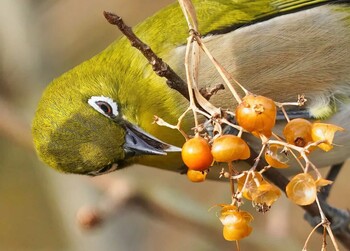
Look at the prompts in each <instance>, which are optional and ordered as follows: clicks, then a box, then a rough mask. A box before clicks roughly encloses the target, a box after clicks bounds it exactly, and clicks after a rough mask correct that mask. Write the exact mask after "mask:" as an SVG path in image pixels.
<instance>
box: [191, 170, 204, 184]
mask: <svg viewBox="0 0 350 251" xmlns="http://www.w3.org/2000/svg"><path fill="white" fill-rule="evenodd" d="M206 176H207V173H206V172H203V171H196V170H192V169H188V171H187V178H188V179H189V180H190V181H192V182H202V181H205V178H206Z"/></svg>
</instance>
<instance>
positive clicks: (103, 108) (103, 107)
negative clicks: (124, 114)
mask: <svg viewBox="0 0 350 251" xmlns="http://www.w3.org/2000/svg"><path fill="white" fill-rule="evenodd" d="M88 103H89V105H90V106H91V107H92V108H94V109H95V110H96V111H98V112H99V113H101V114H102V115H104V116H106V117H107V118H114V117H117V116H118V115H119V113H118V105H117V103H116V102H114V101H113V99H111V98H109V97H104V96H92V97H91V98H90V99H89V100H88Z"/></svg>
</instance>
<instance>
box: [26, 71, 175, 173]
mask: <svg viewBox="0 0 350 251" xmlns="http://www.w3.org/2000/svg"><path fill="white" fill-rule="evenodd" d="M93 76H94V77H93V78H91V79H89V78H88V77H86V75H85V76H81V74H79V73H77V71H74V70H73V71H71V72H68V73H66V74H64V75H63V76H61V77H59V78H58V79H56V80H54V81H53V82H52V83H51V84H50V85H49V86H48V87H47V89H46V90H45V92H44V94H43V96H42V98H41V100H40V102H39V105H38V109H37V112H36V115H35V117H34V120H33V125H32V133H33V138H34V144H35V148H36V151H37V153H38V155H39V157H40V158H41V159H42V160H43V161H44V162H45V163H46V164H48V165H49V166H51V167H53V168H54V169H57V170H59V171H62V172H67V173H77V174H87V175H99V174H102V173H106V172H110V171H113V170H115V169H117V168H121V167H123V166H126V165H128V164H129V163H130V162H132V161H131V160H132V157H134V156H137V155H144V154H146V155H165V154H166V151H179V150H180V149H179V148H177V147H174V146H171V145H168V144H166V143H164V142H162V141H160V140H158V139H157V138H155V137H153V136H151V135H150V134H148V133H146V132H145V131H144V130H142V129H141V128H140V127H138V126H137V125H135V124H133V123H132V122H130V121H128V119H127V117H126V116H125V115H124V114H123V109H124V110H126V109H129V110H130V109H132V108H131V107H127V108H126V105H125V104H123V102H122V101H120V100H118V97H119V96H120V95H119V93H118V92H119V90H118V87H117V85H116V84H110V80H108V82H107V80H106V79H104V77H103V74H102V75H99V74H96V75H93ZM96 76H97V77H96ZM106 82H107V83H106ZM124 103H125V102H124ZM123 107H124V108H123Z"/></svg>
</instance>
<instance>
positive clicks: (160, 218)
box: [0, 0, 350, 251]
mask: <svg viewBox="0 0 350 251" xmlns="http://www.w3.org/2000/svg"><path fill="white" fill-rule="evenodd" d="M170 2H173V1H171V0H158V1H153V0H129V1H122V0H103V1H101V0H86V1H81V0H45V1H44V0H1V1H0V156H1V157H0V250H6V251H17V250H18V251H40V250H45V251H46V250H49V251H50V250H52V251H63V250H64V251H80V250H84V251H90V250H91V251H93V250H105V251H109V250H121V251H134V250H135V251H137V250H143V251H147V250H169V251H171V250H191V251H192V250H234V246H235V244H234V243H229V242H226V241H225V240H223V237H222V234H221V231H222V230H221V229H222V226H221V223H220V222H219V220H218V218H217V212H218V208H213V209H212V210H209V211H208V209H210V208H211V207H212V206H214V205H216V204H220V203H229V202H230V199H229V198H230V195H229V194H230V191H229V186H228V184H226V183H223V182H212V181H207V182H205V183H203V184H193V183H190V182H189V181H188V180H187V178H186V177H185V176H181V175H178V174H175V173H169V172H166V171H161V170H153V169H151V168H147V167H141V166H135V167H132V168H128V169H125V170H122V171H120V172H115V173H112V174H109V175H107V176H102V177H100V178H86V177H81V176H76V175H64V174H60V173H57V172H55V171H53V170H51V169H49V168H47V167H46V166H45V165H44V164H42V163H41V162H39V161H38V160H37V157H36V156H35V154H34V151H33V148H32V143H31V136H30V123H31V119H32V117H33V115H34V112H35V109H36V108H35V107H36V104H37V102H38V100H39V98H40V96H41V93H42V91H43V90H44V88H45V86H46V85H47V84H48V83H49V82H50V81H51V80H52V79H53V78H55V77H57V76H59V75H60V74H62V73H64V72H65V71H67V70H69V69H70V68H72V67H74V66H75V65H77V64H79V63H81V62H82V61H84V60H86V59H88V58H90V57H92V56H93V55H95V54H96V53H98V52H100V51H101V50H103V49H104V48H105V47H106V46H107V45H108V44H109V43H111V42H112V41H113V40H115V39H116V38H117V37H118V36H120V33H119V32H118V31H117V29H116V28H115V27H113V26H112V25H110V24H108V23H107V22H106V21H105V19H104V17H103V15H102V12H103V11H104V10H108V11H112V12H115V13H117V14H119V15H120V16H122V17H123V18H124V20H125V21H126V23H127V24H129V25H135V24H137V23H138V22H140V21H141V20H143V19H144V18H145V17H147V16H149V15H151V14H152V13H154V12H156V11H157V10H159V9H160V8H162V7H164V6H166V5H167V4H168V3H170ZM164 28H165V29H166V27H164ZM346 177H350V168H349V167H348V168H345V169H343V170H342V173H341V175H340V177H339V178H338V180H337V182H336V184H335V185H334V188H333V191H332V194H331V196H330V203H331V204H332V205H335V206H337V207H338V208H347V207H349V205H350V203H349V201H350V199H349V195H348V192H347V189H349V185H348V184H346V183H347V179H346ZM89 208H90V209H89ZM245 208H246V209H247V210H249V211H250V212H251V213H252V214H254V217H255V220H254V221H253V224H252V225H253V227H254V231H253V233H252V235H251V236H250V237H249V238H247V239H244V240H243V241H241V247H242V250H270V251H273V250H301V249H302V246H303V244H304V241H305V239H306V237H307V235H308V233H309V232H310V231H311V227H310V226H309V225H308V223H307V222H305V221H304V220H303V210H302V209H300V208H299V207H297V206H295V205H293V204H291V203H290V202H288V201H287V200H286V199H285V198H282V199H280V200H279V201H278V202H277V203H276V204H275V205H274V207H273V208H272V209H271V211H270V212H268V213H267V214H265V215H261V214H257V213H255V212H254V211H255V210H254V209H253V208H252V207H251V206H250V203H249V202H248V203H246V205H245ZM94 210H95V211H94ZM77 212H80V213H79V215H80V217H78V219H79V220H77ZM89 216H90V217H89ZM98 220H100V221H101V222H100V224H99V225H98V226H97V227H92V223H94V222H99V221H98ZM77 221H79V222H80V227H79V224H77ZM81 225H83V226H86V227H85V229H84V228H82V227H81ZM89 226H90V228H91V229H87V228H88V227H89ZM309 247H310V248H309V250H319V249H320V247H321V236H320V235H318V234H317V235H314V236H313V238H312V239H311V242H310V246H309ZM328 250H333V247H331V245H329V248H328Z"/></svg>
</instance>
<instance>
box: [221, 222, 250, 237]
mask: <svg viewBox="0 0 350 251" xmlns="http://www.w3.org/2000/svg"><path fill="white" fill-rule="evenodd" d="M252 230H253V228H252V227H251V226H249V225H248V224H239V225H238V224H234V225H225V226H224V228H223V231H222V234H223V236H224V238H225V240H227V241H238V240H241V239H243V238H245V237H247V236H248V235H250V233H251V232H252Z"/></svg>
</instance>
